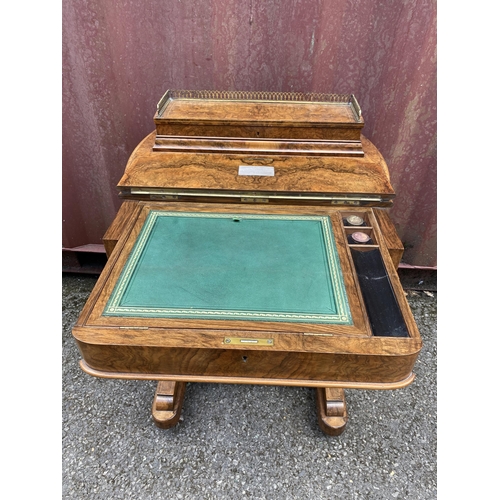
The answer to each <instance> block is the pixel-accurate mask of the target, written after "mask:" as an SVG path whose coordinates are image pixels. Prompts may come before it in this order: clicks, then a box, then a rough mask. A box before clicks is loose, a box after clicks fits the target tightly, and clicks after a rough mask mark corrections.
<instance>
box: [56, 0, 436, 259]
mask: <svg viewBox="0 0 500 500" xmlns="http://www.w3.org/2000/svg"><path fill="white" fill-rule="evenodd" d="M62 23H63V24H62V28H63V47H62V49H63V53H62V56H63V59H62V61H63V67H62V76H63V95H62V104H63V117H62V118H63V138H62V140H63V142H62V144H63V148H62V149H63V156H62V157H63V178H62V213H63V247H65V248H73V247H77V246H80V245H87V244H98V243H101V238H102V236H103V234H104V232H105V230H106V228H107V227H108V225H109V224H110V223H111V221H112V219H113V217H114V215H115V213H116V211H117V209H118V207H119V205H120V200H119V198H118V197H117V194H116V188H115V186H116V184H117V182H118V180H119V179H120V177H121V175H122V173H123V170H124V168H125V164H126V161H127V159H128V157H129V155H130V154H131V152H132V150H133V149H134V147H135V146H136V145H137V144H138V142H139V141H140V140H141V139H142V138H143V137H144V136H146V135H147V134H148V133H149V132H151V131H152V130H153V129H154V123H153V115H154V113H155V109H156V103H157V101H158V100H159V98H160V97H161V96H162V95H163V93H164V92H165V91H166V90H167V89H168V88H185V89H209V90H210V89H220V90H268V91H296V92H327V93H328V92H331V93H353V94H355V95H356V97H357V98H358V100H359V102H360V105H361V108H362V110H363V115H364V118H365V123H366V125H365V127H364V129H363V133H364V135H366V136H367V137H368V138H369V139H371V140H372V141H373V142H374V143H375V144H376V146H377V147H378V148H379V149H380V151H381V152H382V154H383V155H384V157H385V159H386V161H387V164H388V166H389V169H390V172H391V180H392V183H393V186H394V188H395V190H396V193H397V198H396V201H395V205H394V207H393V208H392V209H391V216H392V219H393V220H394V222H395V224H396V227H397V229H398V233H399V235H400V237H401V239H402V240H403V242H404V243H405V246H406V247H407V250H406V251H405V255H404V259H403V260H404V261H405V262H406V263H407V264H410V265H415V266H431V267H433V266H436V265H437V262H436V259H437V256H436V253H437V250H436V247H437V243H436V238H437V236H436V233H437V228H436V211H437V208H436V206H437V201H436V156H437V154H436V1H435V0H384V1H375V0H364V1H359V0H286V1H285V0H162V1H159V0H114V1H113V2H109V1H106V0H78V1H77V0H63V17H62Z"/></svg>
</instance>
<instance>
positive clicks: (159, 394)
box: [152, 381, 186, 429]
mask: <svg viewBox="0 0 500 500" xmlns="http://www.w3.org/2000/svg"><path fill="white" fill-rule="evenodd" d="M185 390H186V382H170V381H161V382H158V386H157V387H156V393H155V398H154V400H153V408H152V414H153V420H154V422H155V424H156V425H157V426H158V427H160V428H161V429H169V428H170V427H173V426H174V425H176V424H177V422H179V418H180V416H181V411H182V403H183V401H184V391H185Z"/></svg>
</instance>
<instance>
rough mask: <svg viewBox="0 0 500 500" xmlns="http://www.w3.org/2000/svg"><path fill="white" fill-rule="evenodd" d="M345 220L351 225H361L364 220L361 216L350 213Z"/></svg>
mask: <svg viewBox="0 0 500 500" xmlns="http://www.w3.org/2000/svg"><path fill="white" fill-rule="evenodd" d="M346 220H347V222H348V223H349V224H350V225H351V226H361V225H362V224H363V222H364V220H363V218H362V217H359V216H358V215H350V216H349V217H347V219H346Z"/></svg>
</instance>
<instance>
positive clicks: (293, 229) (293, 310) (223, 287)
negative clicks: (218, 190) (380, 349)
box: [103, 211, 352, 325]
mask: <svg viewBox="0 0 500 500" xmlns="http://www.w3.org/2000/svg"><path fill="white" fill-rule="evenodd" d="M103 314H104V315H106V316H137V317H162V318H198V319H228V320H250V321H287V322H308V323H331V324H345V325H351V324H352V317H351V313H350V309H349V304H348V302H347V296H346V291H345V287H344V282H343V278H342V271H341V268H340V264H339V258H338V254H337V249H336V247H335V242H334V237H333V234H332V229H331V223H330V220H329V218H328V217H323V216H300V215H297V216H295V215H274V214H273V215H268V214H263V215H262V214H226V213H204V212H165V211H151V212H150V213H149V214H148V217H147V218H146V221H145V223H144V226H143V227H142V230H141V232H140V234H139V236H138V238H137V241H136V242H135V245H134V247H133V249H132V251H131V253H130V255H129V257H128V260H127V262H126V263H125V265H124V268H123V270H122V273H121V275H120V277H119V279H118V281H117V283H116V285H115V287H114V290H113V292H112V294H111V296H110V299H109V301H108V303H107V304H106V307H105V309H104V313H103Z"/></svg>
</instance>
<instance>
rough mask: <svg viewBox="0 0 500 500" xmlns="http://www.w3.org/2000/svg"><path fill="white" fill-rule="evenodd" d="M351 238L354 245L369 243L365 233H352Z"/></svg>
mask: <svg viewBox="0 0 500 500" xmlns="http://www.w3.org/2000/svg"><path fill="white" fill-rule="evenodd" d="M351 236H352V239H353V240H354V241H355V242H356V243H367V242H368V241H370V237H369V236H368V235H367V234H366V233H359V232H356V233H352V235H351Z"/></svg>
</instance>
